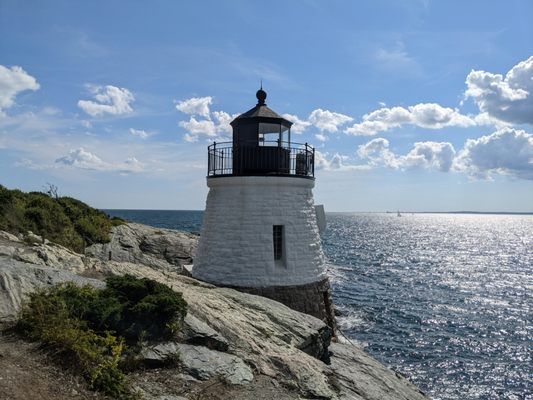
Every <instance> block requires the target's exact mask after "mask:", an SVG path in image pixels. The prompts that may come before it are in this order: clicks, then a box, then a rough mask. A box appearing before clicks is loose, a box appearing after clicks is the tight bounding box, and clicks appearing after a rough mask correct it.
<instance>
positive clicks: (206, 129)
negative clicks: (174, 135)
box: [179, 117, 217, 142]
mask: <svg viewBox="0 0 533 400" xmlns="http://www.w3.org/2000/svg"><path fill="white" fill-rule="evenodd" d="M179 126H180V127H182V128H183V129H185V130H186V131H187V133H186V134H185V140H186V141H187V142H196V141H198V138H199V137H200V136H207V137H209V138H212V137H215V136H216V135H217V131H216V127H215V123H214V122H213V121H211V120H210V119H203V120H197V119H196V118H194V117H191V118H190V119H189V120H188V121H180V122H179Z"/></svg>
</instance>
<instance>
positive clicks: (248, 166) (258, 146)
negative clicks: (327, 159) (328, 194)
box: [192, 89, 334, 329]
mask: <svg viewBox="0 0 533 400" xmlns="http://www.w3.org/2000/svg"><path fill="white" fill-rule="evenodd" d="M256 96H257V100H258V103H257V105H256V106H255V107H254V108H252V109H251V110H249V111H247V112H245V113H244V114H242V115H240V116H238V117H237V118H235V119H234V120H233V121H232V122H231V126H232V127H233V141H232V142H227V143H213V144H212V145H210V146H209V148H208V175H207V186H208V187H209V194H208V196H207V202H206V209H205V213H204V220H203V225H202V231H201V235H200V242H199V245H198V251H197V254H196V258H195V260H194V267H193V269H192V275H193V276H194V277H195V278H198V279H200V280H203V281H207V282H211V283H213V284H216V285H219V286H227V287H232V288H235V289H237V290H240V291H244V292H248V293H253V294H258V295H262V296H265V297H269V298H272V299H274V300H277V301H280V302H282V303H284V304H286V305H287V306H289V307H291V308H293V309H295V310H298V311H301V312H305V313H308V314H311V315H314V316H316V317H318V318H320V319H322V320H324V321H325V322H326V323H328V325H330V326H331V327H332V328H333V329H334V317H333V308H332V303H331V293H330V285H329V281H328V278H327V276H326V274H325V265H324V264H325V263H324V253H323V252H322V247H321V243H320V236H319V229H318V224H317V216H316V213H315V206H314V201H313V192H312V189H313V187H314V185H315V178H314V161H315V150H314V148H312V147H311V146H309V145H308V144H307V143H306V144H298V143H293V142H291V133H290V130H291V125H292V123H291V122H290V121H288V120H286V119H284V118H282V117H281V116H279V115H278V114H276V113H275V112H274V111H272V110H271V109H269V108H268V107H267V106H266V104H265V99H266V97H267V94H266V92H265V91H263V90H262V89H260V90H259V91H258V92H257V94H256Z"/></svg>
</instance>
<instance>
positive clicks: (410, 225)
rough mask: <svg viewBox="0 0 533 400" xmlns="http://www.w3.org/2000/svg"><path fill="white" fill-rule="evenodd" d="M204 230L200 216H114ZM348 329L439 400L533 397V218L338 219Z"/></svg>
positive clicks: (333, 221)
mask: <svg viewBox="0 0 533 400" xmlns="http://www.w3.org/2000/svg"><path fill="white" fill-rule="evenodd" d="M106 211H107V212H108V213H109V214H111V215H116V216H119V217H122V218H125V219H127V220H129V221H134V222H140V223H144V224H148V225H153V226H157V227H162V228H172V229H182V230H187V231H191V232H199V231H200V228H201V220H202V212H200V211H144V210H143V211H141V210H106ZM327 222H328V227H327V230H326V231H325V233H324V234H323V237H322V240H323V246H324V251H325V253H326V256H327V259H328V266H327V267H328V273H329V276H330V279H331V282H332V286H333V298H334V303H335V305H336V307H337V308H338V310H339V311H340V313H341V316H340V317H339V318H338V324H339V328H340V329H341V330H342V332H343V334H344V335H345V336H346V337H347V338H349V339H350V340H351V341H354V342H356V343H358V344H359V345H361V346H363V347H364V349H365V350H366V351H367V352H368V353H369V354H371V355H372V356H373V357H374V358H376V359H378V360H380V361H381V362H383V363H384V364H386V365H388V366H390V367H391V368H393V369H395V370H397V371H399V372H401V373H402V374H404V375H405V376H407V377H408V378H409V379H410V380H411V381H412V382H413V383H415V384H416V385H418V386H419V387H420V388H421V389H422V390H423V391H424V392H426V393H427V394H428V395H429V396H430V397H431V398H433V399H443V400H444V399H446V400H451V399H461V400H467V399H472V400H474V399H476V400H477V399H513V400H514V399H532V398H533V395H532V393H533V392H532V387H533V382H532V358H531V351H532V350H531V349H532V346H531V345H532V342H531V339H532V318H531V301H532V296H531V294H532V293H533V216H532V215H493V214H402V215H401V216H400V217H399V216H397V214H396V213H394V214H385V213H384V214H377V213H328V214H327Z"/></svg>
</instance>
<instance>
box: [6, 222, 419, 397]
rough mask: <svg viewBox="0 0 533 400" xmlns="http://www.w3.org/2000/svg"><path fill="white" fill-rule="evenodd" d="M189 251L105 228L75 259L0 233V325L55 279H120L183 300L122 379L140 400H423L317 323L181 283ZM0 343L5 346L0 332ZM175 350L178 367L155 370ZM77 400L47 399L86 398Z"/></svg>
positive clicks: (180, 236)
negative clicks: (175, 318)
mask: <svg viewBox="0 0 533 400" xmlns="http://www.w3.org/2000/svg"><path fill="white" fill-rule="evenodd" d="M196 245H197V237H196V236H195V235H192V234H188V233H185V232H179V231H174V230H169V229H158V228H152V227H148V226H145V225H140V224H125V225H120V226H117V227H114V228H113V231H112V233H111V241H110V242H109V243H106V244H97V245H93V246H90V247H88V248H87V249H86V253H85V254H83V255H82V254H78V253H75V252H73V251H71V250H68V249H66V248H64V247H62V246H59V245H56V244H53V243H50V242H46V243H43V241H42V240H41V239H40V238H39V237H37V236H36V235H27V236H26V237H17V236H14V235H11V234H9V233H7V232H2V231H0V325H2V326H3V327H7V326H9V324H11V323H12V322H13V321H14V320H15V319H16V315H17V312H18V311H19V310H20V307H21V304H22V302H23V301H24V298H25V296H26V295H27V294H28V293H30V292H32V291H34V290H35V289H36V288H39V287H43V286H47V285H53V284H55V283H59V282H64V281H74V282H77V283H80V284H85V283H87V284H91V285H94V286H102V285H104V282H103V278H104V277H105V276H108V275H110V274H126V273H128V274H132V275H135V276H137V277H147V278H151V279H154V280H157V281H159V282H162V283H165V284H166V285H169V286H170V287H172V288H173V289H174V290H177V291H179V292H181V293H182V294H183V297H184V298H185V300H186V301H187V303H188V314H187V317H186V318H185V321H184V324H183V325H184V326H183V329H182V332H181V335H180V337H179V340H176V341H175V342H167V343H154V344H147V345H146V347H145V348H144V349H143V351H142V353H141V358H142V360H141V361H142V364H143V365H145V369H141V370H139V371H135V372H132V373H131V374H130V379H131V384H132V386H133V387H134V388H135V389H136V390H137V391H139V392H140V393H141V394H142V395H143V396H144V398H145V399H159V400H164V399H166V400H176V399H183V398H198V399H224V398H234V399H262V398H264V399H270V398H277V399H297V398H303V399H354V400H360V399H373V400H374V399H375V400H378V399H379V400H388V399H390V400H393V399H405V400H407V399H409V400H417V399H427V397H425V396H424V395H423V393H422V392H421V391H420V390H419V389H418V388H417V387H416V386H414V385H413V384H411V383H410V382H409V381H408V380H407V379H405V378H404V377H402V376H401V375H399V374H397V373H395V372H394V371H392V370H390V369H388V368H386V367H385V366H383V365H382V364H380V363H378V362H377V361H375V360H373V359H372V358H371V357H369V356H368V355H367V354H366V353H365V352H364V351H363V350H361V349H360V348H359V347H357V346H354V345H352V344H348V343H331V331H330V329H329V328H328V327H327V325H326V324H325V323H323V322H322V321H320V320H318V319H316V318H314V317H312V316H309V315H306V314H302V313H299V312H296V311H293V310H291V309H289V308H288V307H286V306H284V305H283V304H281V303H278V302H276V301H273V300H270V299H267V298H264V297H260V296H254V295H250V294H246V293H241V292H238V291H236V290H233V289H229V288H219V287H216V286H213V285H210V284H206V283H204V282H201V281H198V280H195V279H193V278H190V277H188V276H185V275H184V274H186V269H185V268H184V265H186V264H189V263H190V262H191V261H192V258H193V256H194V252H195V250H196ZM0 338H1V340H0V342H1V341H2V340H3V341H5V340H7V339H6V337H5V334H4V335H3V336H2V337H0ZM10 340H11V342H10V343H11V344H10V346H11V347H9V346H8V347H6V346H2V345H1V343H0V365H2V363H3V362H5V361H6V359H7V360H9V359H10V358H9V354H8V353H9V348H13V346H15V347H16V346H22V347H23V346H27V344H22V343H21V342H18V341H17V340H14V339H10ZM6 349H7V350H6ZM176 350H179V354H180V362H179V364H180V366H179V367H177V368H163V365H164V364H165V359H166V358H167V357H171V356H172V354H176ZM2 352H6V355H7V356H6V355H4V354H3V353H2ZM325 361H326V362H327V363H326V362H325ZM7 370H9V369H7ZM57 373H59V372H57ZM65 373H66V372H65ZM3 374H4V372H2V371H0V377H1V378H2V379H0V392H2V390H3V392H4V393H11V396H12V397H9V398H13V399H22V398H25V397H20V396H19V397H17V394H16V393H17V391H16V390H15V389H16V388H15V387H16V386H17V385H18V382H17V381H16V379H17V377H16V374H15V375H13V376H6V377H2V375H3ZM48 379H51V378H50V377H49V378H48ZM78 394H79V393H78ZM21 396H22V395H21ZM76 396H77V395H76ZM76 396H74V397H72V396H71V397H69V396H67V395H64V396H63V397H61V396H59V397H56V398H59V399H61V398H85V397H84V396H85V395H81V394H79V396H77V397H76ZM202 396H203V397H202ZM26 398H27V397H26Z"/></svg>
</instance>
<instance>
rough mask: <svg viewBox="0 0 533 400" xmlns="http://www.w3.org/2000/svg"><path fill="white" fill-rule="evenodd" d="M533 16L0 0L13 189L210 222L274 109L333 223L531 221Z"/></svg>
mask: <svg viewBox="0 0 533 400" xmlns="http://www.w3.org/2000/svg"><path fill="white" fill-rule="evenodd" d="M532 20H533V3H532V2H531V1H510V0H506V1H468V2H466V1H431V0H425V1H422V0H420V1H416V0H412V1H407V0H406V1H358V2H355V1H328V2H326V1H311V0H308V1H299V2H296V1H291V2H286V1H285V2H284V1H270V2H259V1H225V2H221V1H195V2H176V1H154V2H141V1H131V2H130V1H128V2H126V1H105V2H104V1H92V2H86V1H10V0H0V184H3V185H4V186H7V187H9V188H20V189H22V190H26V191H29V190H42V188H43V186H45V185H46V184H47V183H48V182H49V183H53V184H55V185H57V186H58V187H59V192H60V194H62V195H70V196H74V197H77V198H80V199H82V200H83V201H85V202H87V203H89V204H91V205H93V206H96V207H100V208H144V209H203V207H204V204H205V196H206V193H207V188H206V183H205V174H206V167H207V166H206V164H207V151H206V146H207V145H208V144H209V143H210V142H212V141H214V140H217V141H221V140H224V139H226V140H227V138H228V137H229V132H230V130H229V125H228V123H229V121H231V119H232V117H234V116H235V115H237V114H239V113H242V112H244V111H246V110H248V109H249V108H251V107H252V106H254V105H255V103H256V99H255V91H256V90H257V89H258V86H259V82H260V79H263V83H264V85H263V86H264V88H265V90H266V91H267V93H268V98H267V104H268V105H269V107H271V108H272V109H274V110H275V111H277V112H278V113H280V114H287V115H286V117H287V118H289V119H292V120H293V121H294V122H295V125H294V126H293V132H294V134H293V140H294V141H298V142H309V143H313V144H314V145H315V147H316V148H317V152H318V153H317V173H316V177H317V179H316V188H315V201H316V202H317V203H322V204H324V205H325V207H326V210H329V211H385V210H397V209H400V210H413V211H416V210H418V211H449V210H476V211H533V136H532V133H533V25H532V24H531V21H532Z"/></svg>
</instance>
